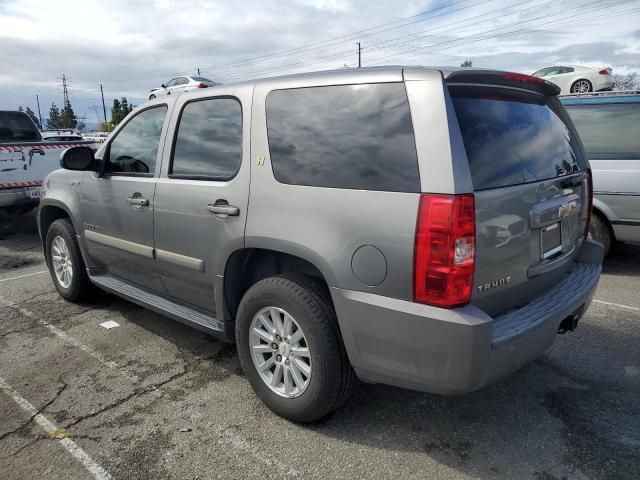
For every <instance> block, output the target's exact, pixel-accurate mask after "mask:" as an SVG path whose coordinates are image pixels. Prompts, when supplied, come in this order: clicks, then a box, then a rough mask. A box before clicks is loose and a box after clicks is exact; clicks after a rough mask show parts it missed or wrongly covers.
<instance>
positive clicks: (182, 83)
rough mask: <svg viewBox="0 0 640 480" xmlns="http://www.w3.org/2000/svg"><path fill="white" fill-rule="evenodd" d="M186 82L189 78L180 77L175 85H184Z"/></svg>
mask: <svg viewBox="0 0 640 480" xmlns="http://www.w3.org/2000/svg"><path fill="white" fill-rule="evenodd" d="M187 83H189V79H188V78H187V77H180V78H179V79H178V80H177V81H176V85H186V84H187Z"/></svg>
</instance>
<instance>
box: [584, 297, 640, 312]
mask: <svg viewBox="0 0 640 480" xmlns="http://www.w3.org/2000/svg"><path fill="white" fill-rule="evenodd" d="M594 303H601V304H602V305H609V306H610V307H618V308H624V309H626V310H633V311H634V312H640V308H638V307H632V306H630V305H622V304H621V303H613V302H605V301H604V300H594Z"/></svg>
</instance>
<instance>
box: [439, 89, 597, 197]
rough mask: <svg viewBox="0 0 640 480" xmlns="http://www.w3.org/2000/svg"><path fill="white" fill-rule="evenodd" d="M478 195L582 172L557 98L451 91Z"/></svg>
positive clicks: (572, 134)
mask: <svg viewBox="0 0 640 480" xmlns="http://www.w3.org/2000/svg"><path fill="white" fill-rule="evenodd" d="M450 91H451V95H452V99H453V105H454V108H455V111H456V116H457V118H458V123H459V125H460V130H461V132H462V139H463V141H464V146H465V149H466V151H467V157H468V159H469V168H470V169H471V177H472V180H473V186H474V188H475V189H476V190H484V189H488V188H499V187H506V186H510V185H518V184H522V183H528V182H536V181H540V180H546V179H550V178H555V177H561V176H564V175H570V174H572V173H575V172H578V171H581V170H583V169H585V168H586V163H585V161H584V159H583V157H582V151H581V149H580V145H579V142H578V141H577V136H576V134H575V132H574V130H573V129H572V127H571V126H570V124H571V122H569V121H568V117H567V114H566V112H564V111H563V109H562V107H561V106H560V104H559V102H558V100H557V98H555V97H553V98H546V97H542V96H539V95H533V94H527V93H519V92H516V91H506V90H499V89H495V88H482V87H450Z"/></svg>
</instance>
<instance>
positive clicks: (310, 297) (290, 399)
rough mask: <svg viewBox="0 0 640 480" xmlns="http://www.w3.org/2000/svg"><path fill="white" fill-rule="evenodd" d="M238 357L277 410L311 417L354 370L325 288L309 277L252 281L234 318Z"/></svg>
mask: <svg viewBox="0 0 640 480" xmlns="http://www.w3.org/2000/svg"><path fill="white" fill-rule="evenodd" d="M236 341H237V347H238V354H239V356H240V362H241V364H242V367H243V369H244V371H245V374H246V376H247V377H248V379H249V382H250V383H251V386H252V387H253V389H254V390H255V392H256V393H257V394H258V396H259V397H260V398H261V399H262V401H263V402H264V403H266V404H267V406H268V407H269V408H270V409H271V410H273V411H274V412H275V413H277V414H278V415H281V416H283V417H285V418H288V419H290V420H293V421H296V422H312V421H315V420H318V419H320V418H322V417H324V416H325V415H327V414H329V413H331V412H332V411H334V410H335V409H337V408H339V407H340V406H341V405H342V404H343V403H344V402H345V401H346V400H347V398H348V397H349V394H350V393H351V390H352V388H353V385H354V383H355V373H354V372H353V369H352V368H351V365H350V364H349V361H348V359H347V355H346V352H345V349H344V346H343V344H342V339H341V337H340V332H339V330H338V323H337V320H336V316H335V312H334V309H333V306H332V304H331V299H330V297H329V294H328V292H327V291H326V289H324V288H323V287H322V286H321V285H320V284H319V283H318V282H316V281H315V280H314V279H312V278H311V277H306V276H303V275H283V276H277V277H270V278H267V279H264V280H261V281H259V282H258V283H256V284H255V285H253V286H252V287H251V288H250V289H249V290H248V291H247V292H246V293H245V295H244V297H243V298H242V301H241V302H240V307H239V309H238V315H237V317H236Z"/></svg>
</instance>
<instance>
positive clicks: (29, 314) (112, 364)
mask: <svg viewBox="0 0 640 480" xmlns="http://www.w3.org/2000/svg"><path fill="white" fill-rule="evenodd" d="M0 304H2V305H4V306H5V307H9V308H13V309H15V310H17V311H18V312H20V313H21V314H23V315H24V316H26V317H29V318H31V319H34V320H36V321H37V322H38V323H39V324H40V325H42V326H43V327H44V328H46V329H47V330H49V331H50V332H51V333H53V334H54V335H56V336H58V337H60V338H61V339H62V340H64V341H65V342H67V343H70V344H71V345H73V346H74V347H77V348H79V349H80V350H82V351H83V352H85V353H86V354H87V355H90V356H91V357H93V358H95V359H96V360H98V361H99V362H100V363H101V364H103V365H104V366H105V367H108V368H110V369H112V370H115V371H116V372H118V373H119V374H120V375H122V376H124V377H126V378H128V379H129V380H131V381H132V382H134V383H138V382H139V381H140V378H138V376H137V375H136V374H134V373H131V372H130V371H129V370H127V369H126V368H124V367H122V366H121V365H118V364H117V363H116V362H114V361H113V360H109V359H107V358H105V357H104V356H103V355H102V354H100V353H98V352H96V351H95V350H94V349H92V348H91V347H89V346H88V345H85V344H84V343H82V342H81V341H80V340H77V339H76V338H74V337H72V336H71V335H69V334H68V333H66V332H64V331H62V330H60V329H59V328H58V327H56V326H55V325H52V324H50V323H49V322H47V321H46V320H43V319H41V318H38V317H37V315H36V314H35V313H33V312H30V311H29V310H27V309H26V308H23V307H18V306H14V305H13V304H11V302H8V301H7V300H6V299H5V298H4V297H2V296H0Z"/></svg>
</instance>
